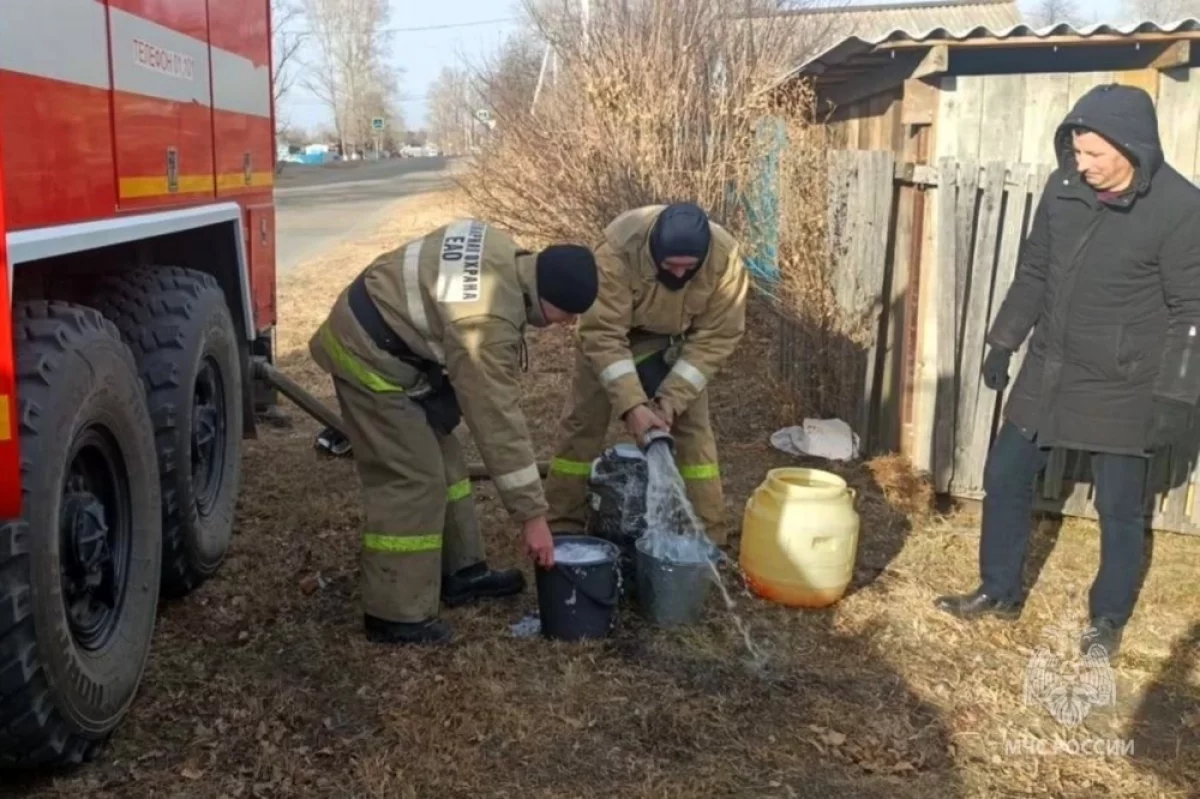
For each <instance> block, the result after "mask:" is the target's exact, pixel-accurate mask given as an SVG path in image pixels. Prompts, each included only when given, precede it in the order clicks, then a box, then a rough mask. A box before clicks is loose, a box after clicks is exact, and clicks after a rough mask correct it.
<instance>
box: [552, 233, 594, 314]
mask: <svg viewBox="0 0 1200 799" xmlns="http://www.w3.org/2000/svg"><path fill="white" fill-rule="evenodd" d="M597 282H598V277H597V275H596V258H595V256H593V255H592V251H591V250H589V249H588V248H587V247H580V246H579V245H576V244H554V245H552V246H550V247H547V248H546V249H544V250H542V251H541V252H540V253H538V257H537V291H538V296H539V297H541V298H542V299H543V300H545V301H546V302H548V303H550V304H551V305H553V306H554V307H555V308H558V309H559V310H562V311H566V312H567V313H570V314H581V313H584V312H586V311H587V310H588V309H589V308H591V307H592V303H593V302H595V301H596V289H597Z"/></svg>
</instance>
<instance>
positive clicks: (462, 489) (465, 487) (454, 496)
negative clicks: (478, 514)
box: [446, 477, 471, 502]
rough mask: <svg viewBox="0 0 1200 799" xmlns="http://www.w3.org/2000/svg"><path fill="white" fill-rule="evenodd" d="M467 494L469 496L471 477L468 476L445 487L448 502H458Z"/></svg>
mask: <svg viewBox="0 0 1200 799" xmlns="http://www.w3.org/2000/svg"><path fill="white" fill-rule="evenodd" d="M469 496H471V478H469V477H467V478H464V479H462V480H459V481H458V482H457V483H455V484H453V485H452V486H450V487H449V488H447V489H446V499H447V500H449V501H450V502H458V501H459V500H460V499H466V498H467V497H469Z"/></svg>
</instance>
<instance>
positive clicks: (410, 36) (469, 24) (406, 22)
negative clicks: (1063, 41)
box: [279, 0, 1122, 129]
mask: <svg viewBox="0 0 1200 799" xmlns="http://www.w3.org/2000/svg"><path fill="white" fill-rule="evenodd" d="M885 1H886V0H885ZM849 2H850V3H851V4H852V5H859V4H863V3H871V2H880V0H849ZM389 3H390V6H391V21H390V22H389V24H388V27H389V28H391V29H393V33H392V38H391V58H390V60H391V63H392V65H393V66H394V67H396V68H399V69H402V70H404V74H403V76H402V77H401V93H402V95H401V101H400V109H401V113H402V114H403V115H404V121H405V124H406V126H407V127H408V128H410V129H420V128H421V127H423V126H424V124H425V119H426V118H425V93H426V91H427V90H428V88H429V85H430V84H431V83H432V82H433V81H434V80H435V79H436V78H437V76H438V73H439V72H441V70H442V68H443V67H446V66H457V65H460V64H461V63H462V59H463V58H464V57H465V58H467V59H469V60H470V61H472V62H474V63H478V61H479V60H480V59H481V58H484V57H486V56H488V55H490V54H491V53H493V52H494V51H495V50H496V49H497V47H499V45H500V44H501V43H502V42H503V40H504V39H505V38H506V37H507V36H508V35H510V34H511V33H513V32H514V31H516V29H517V25H516V22H515V21H513V18H514V17H516V16H517V15H518V0H389ZM1035 4H1036V3H1035V2H1032V1H1030V2H1026V1H1025V0H1023V1H1022V3H1021V5H1022V7H1023V8H1026V9H1028V8H1030V7H1032V6H1033V5H1035ZM1077 4H1078V5H1079V6H1081V7H1088V8H1089V10H1090V11H1092V12H1093V13H1094V14H1095V15H1096V17H1097V19H1098V21H1111V20H1114V19H1116V20H1117V21H1120V20H1119V18H1118V17H1119V14H1120V11H1121V6H1122V3H1121V0H1080V2H1078V3H1077ZM492 20H508V21H501V22H494V21H492ZM474 23H487V24H474ZM302 26H303V22H302V21H301V22H299V23H297V26H296V27H302ZM440 26H454V27H442V28H440V29H435V30H429V28H439V27H440ZM405 28H425V29H426V30H403V29H405ZM280 105H281V107H280V109H279V112H280V116H281V121H283V122H287V123H289V124H291V125H293V126H295V127H299V128H302V129H312V128H314V127H317V126H320V125H323V124H326V123H327V122H328V121H329V119H330V115H329V111H328V109H327V108H326V107H325V106H324V105H323V104H322V103H321V102H320V101H319V100H317V99H316V98H315V97H313V96H312V95H311V94H309V93H308V92H306V91H305V89H304V87H303V86H301V85H296V86H294V87H293V88H292V90H291V92H290V93H289V94H288V96H286V97H284V99H283V101H282V102H281V104H280Z"/></svg>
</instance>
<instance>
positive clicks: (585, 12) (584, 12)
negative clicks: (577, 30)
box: [579, 0, 592, 55]
mask: <svg viewBox="0 0 1200 799" xmlns="http://www.w3.org/2000/svg"><path fill="white" fill-rule="evenodd" d="M579 18H580V20H581V21H582V23H583V53H584V55H587V51H588V43H589V34H590V31H589V30H588V29H589V28H590V27H591V22H592V2H591V0H579Z"/></svg>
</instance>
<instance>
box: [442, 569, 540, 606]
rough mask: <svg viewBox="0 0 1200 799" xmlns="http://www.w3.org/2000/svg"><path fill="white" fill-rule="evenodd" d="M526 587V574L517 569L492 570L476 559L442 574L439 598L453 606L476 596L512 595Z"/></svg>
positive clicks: (474, 598)
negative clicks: (445, 575)
mask: <svg viewBox="0 0 1200 799" xmlns="http://www.w3.org/2000/svg"><path fill="white" fill-rule="evenodd" d="M524 590H525V575H524V574H522V573H521V572H520V571H519V570H517V569H506V570H504V571H492V570H491V569H489V568H488V566H487V564H486V563H482V562H481V563H476V564H475V565H474V566H468V567H467V568H465V569H461V570H459V571H457V572H455V573H454V574H452V575H450V576H448V577H443V578H442V602H443V603H444V604H445V605H446V607H449V608H454V607H458V606H459V605H465V604H466V603H468V602H473V601H474V600H476V599H492V598H496V597H502V596H512V595H514V594H519V593H521V592H522V591H524Z"/></svg>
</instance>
